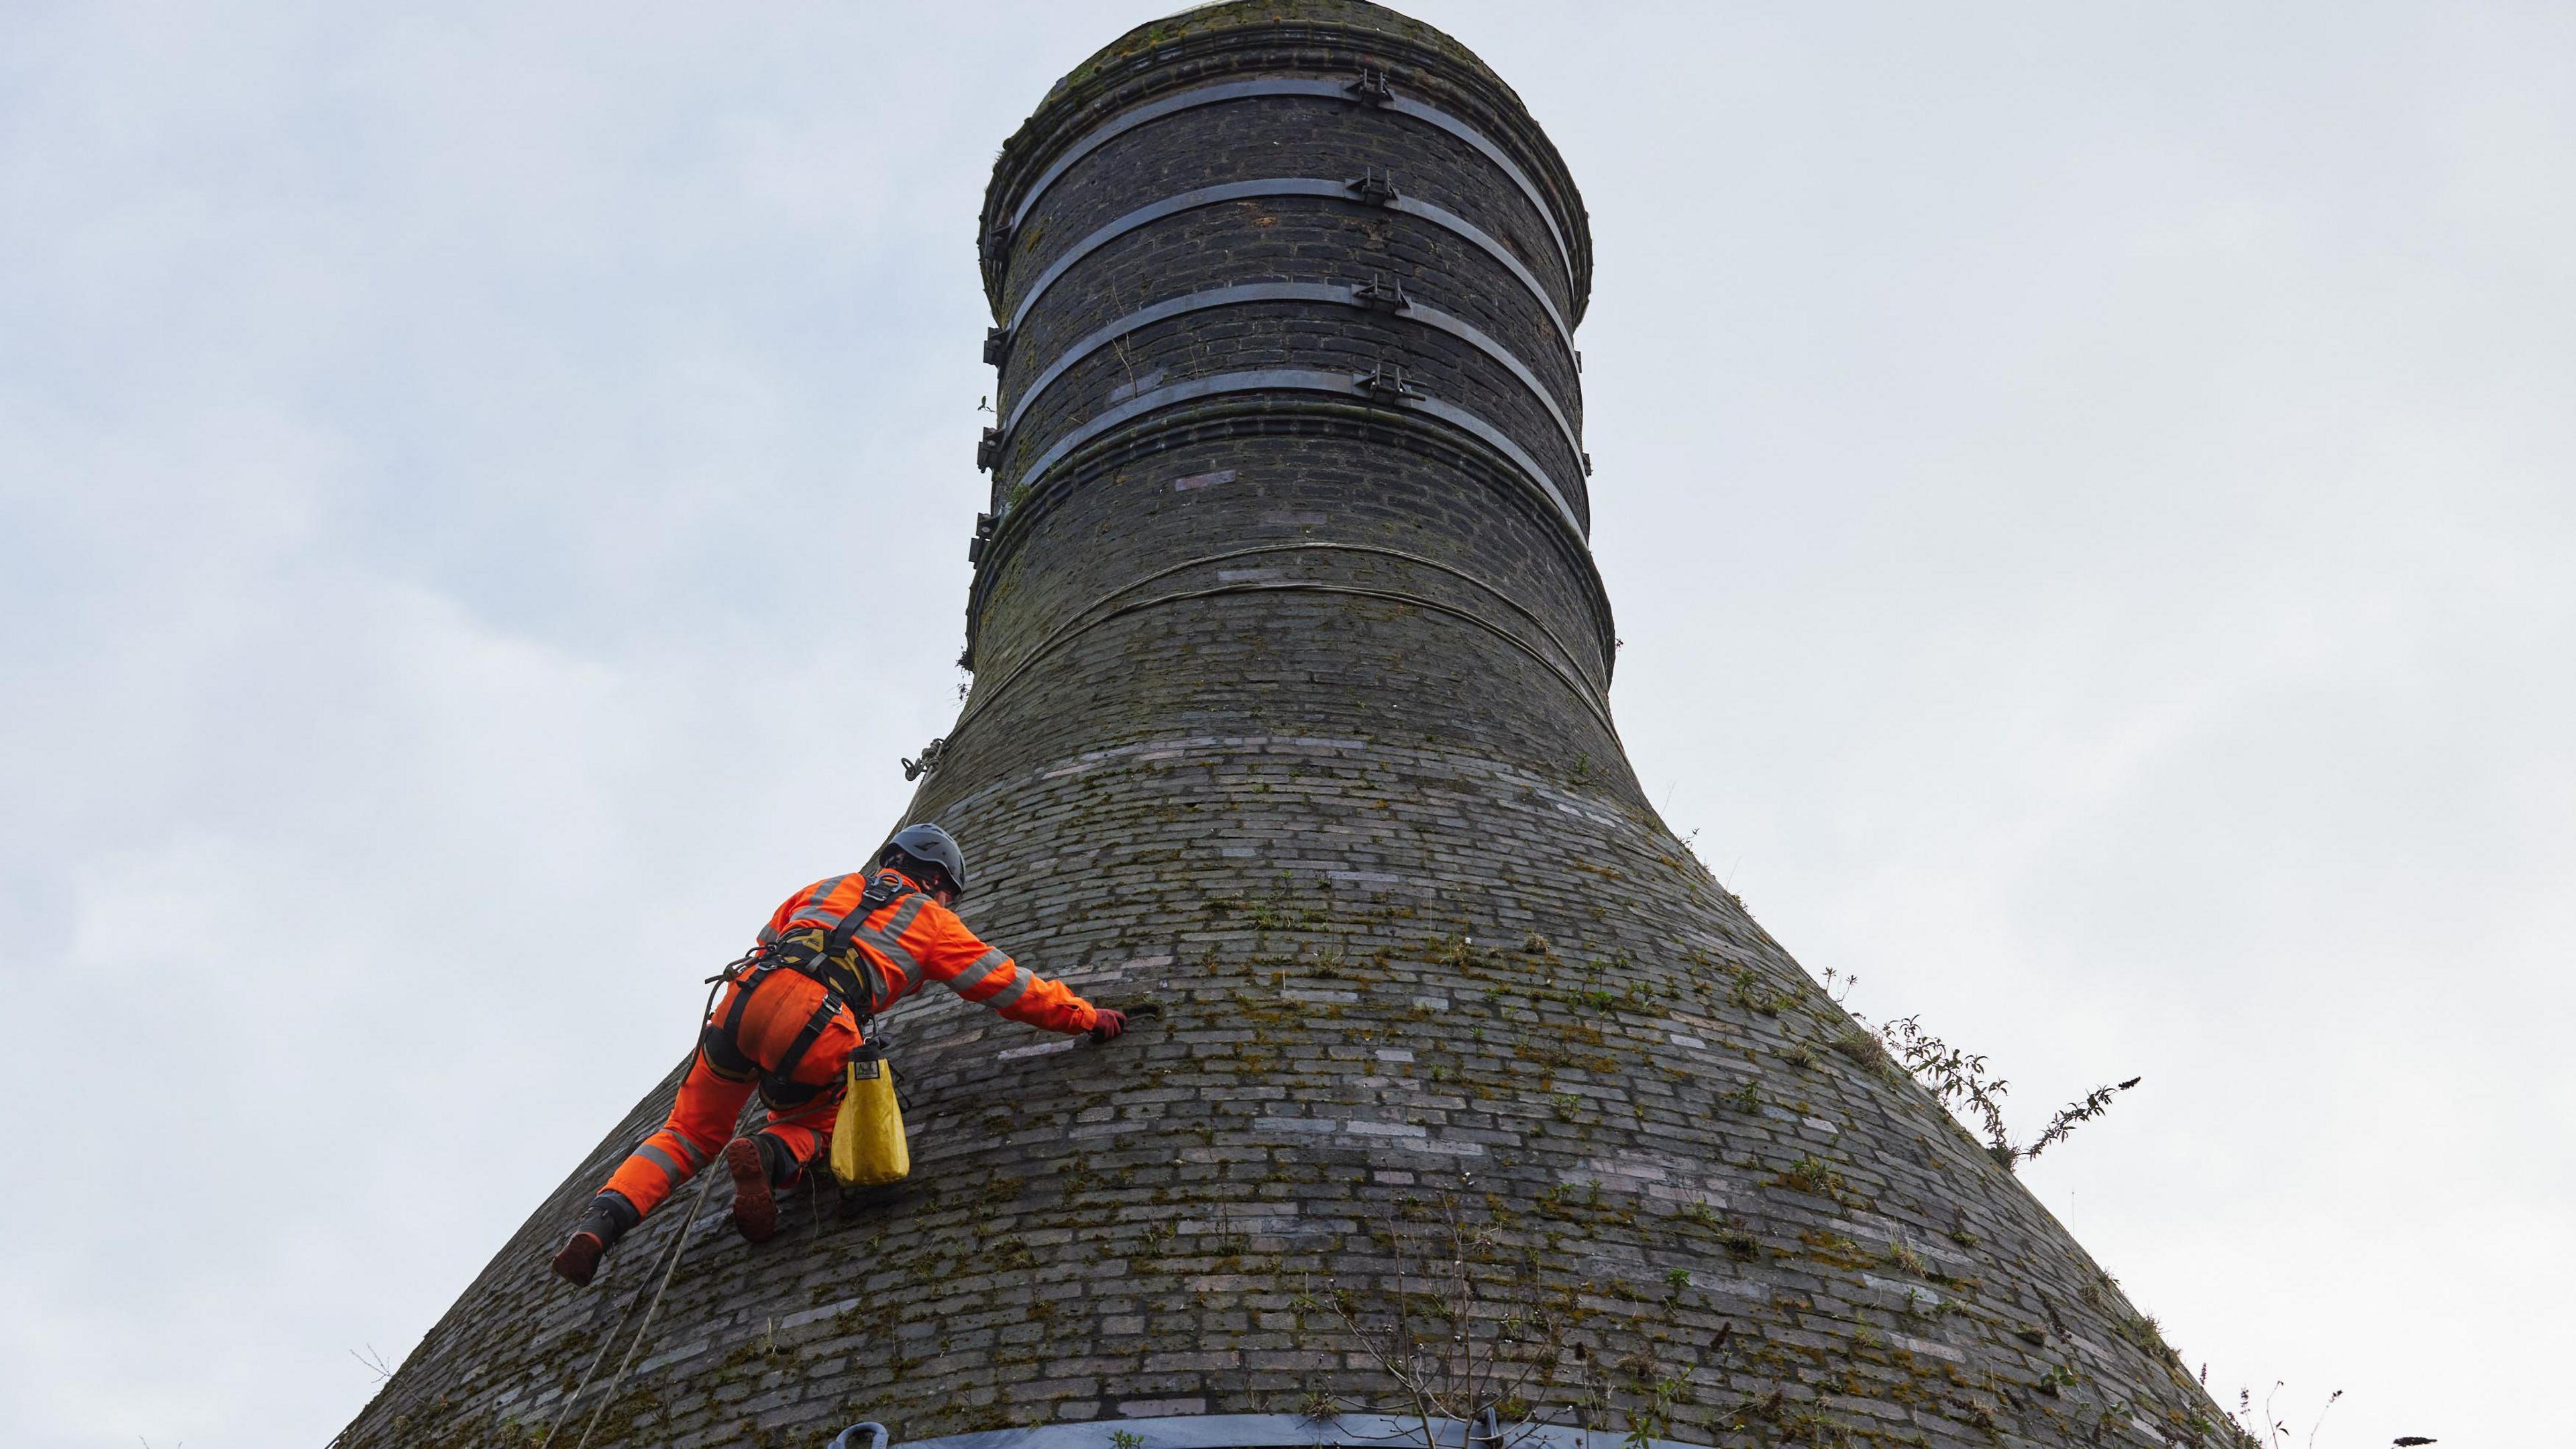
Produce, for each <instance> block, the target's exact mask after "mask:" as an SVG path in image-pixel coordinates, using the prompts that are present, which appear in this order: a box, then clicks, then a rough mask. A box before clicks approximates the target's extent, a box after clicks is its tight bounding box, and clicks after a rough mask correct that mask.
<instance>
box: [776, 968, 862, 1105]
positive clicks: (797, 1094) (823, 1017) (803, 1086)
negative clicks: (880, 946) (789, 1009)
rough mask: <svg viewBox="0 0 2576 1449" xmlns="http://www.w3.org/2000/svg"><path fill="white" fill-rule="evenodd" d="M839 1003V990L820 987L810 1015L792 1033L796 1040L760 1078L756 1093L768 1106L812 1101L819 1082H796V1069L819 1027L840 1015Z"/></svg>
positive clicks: (811, 1048) (811, 1047)
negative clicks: (802, 1025) (821, 991)
mask: <svg viewBox="0 0 2576 1449" xmlns="http://www.w3.org/2000/svg"><path fill="white" fill-rule="evenodd" d="M843 1004H844V1003H843V1002H842V1000H841V993H839V992H838V991H835V990H833V989H832V988H830V987H828V986H826V987H824V988H823V1000H822V1001H821V1002H820V1003H819V1004H817V1005H816V1006H815V1008H814V1014H813V1015H812V1016H809V1017H807V1018H805V1028H804V1030H802V1031H799V1032H798V1033H796V1040H794V1041H792V1042H790V1043H788V1045H787V1050H786V1052H785V1053H784V1054H783V1055H781V1056H780V1057H779V1058H778V1065H777V1066H776V1067H774V1068H772V1069H771V1070H770V1073H769V1075H768V1076H767V1077H765V1078H763V1079H762V1080H761V1083H760V1095H762V1096H763V1097H766V1098H768V1099H769V1102H770V1105H771V1106H785V1107H793V1106H799V1105H802V1104H803V1103H806V1102H810V1101H812V1100H814V1094H815V1093H817V1092H820V1091H821V1090H823V1087H822V1085H820V1084H807V1083H804V1082H799V1081H797V1080H796V1068H797V1066H798V1065H799V1064H800V1063H802V1062H803V1061H804V1060H805V1053H807V1052H809V1051H812V1050H813V1049H814V1043H815V1042H816V1041H817V1040H819V1039H820V1038H821V1037H822V1035H823V1028H825V1027H827V1026H830V1025H831V1024H832V1022H833V1020H834V1019H835V1018H837V1017H838V1016H839V1015H840V1014H841V1009H842V1006H843Z"/></svg>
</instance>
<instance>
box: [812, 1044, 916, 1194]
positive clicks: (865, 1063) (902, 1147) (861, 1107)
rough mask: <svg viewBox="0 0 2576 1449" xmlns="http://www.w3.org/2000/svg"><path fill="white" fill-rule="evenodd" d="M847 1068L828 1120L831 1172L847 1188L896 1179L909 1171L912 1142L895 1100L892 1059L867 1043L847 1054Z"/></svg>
mask: <svg viewBox="0 0 2576 1449" xmlns="http://www.w3.org/2000/svg"><path fill="white" fill-rule="evenodd" d="M848 1070H849V1083H848V1090H847V1091H845V1092H844V1093H843V1094H842V1096H841V1114H840V1116H839V1117H837V1118H835V1119H834V1120H833V1122H832V1175H833V1176H834V1177H837V1178H839V1179H840V1180H841V1181H842V1182H844V1183H846V1184H848V1185H849V1186H851V1187H868V1186H872V1185H874V1184H877V1183H883V1182H900V1181H902V1180H903V1179H904V1178H905V1177H907V1176H909V1175H910V1174H911V1172H912V1146H911V1144H910V1143H907V1142H906V1141H904V1138H903V1108H902V1107H900V1106H898V1105H897V1104H896V1102H895V1099H894V1063H892V1062H889V1061H887V1060H886V1059H885V1054H884V1053H882V1052H880V1051H879V1050H877V1048H876V1046H875V1044H874V1043H870V1044H868V1045H865V1046H862V1047H860V1048H859V1049H858V1050H857V1051H855V1052H852V1053H851V1054H850V1065H849V1068H848Z"/></svg>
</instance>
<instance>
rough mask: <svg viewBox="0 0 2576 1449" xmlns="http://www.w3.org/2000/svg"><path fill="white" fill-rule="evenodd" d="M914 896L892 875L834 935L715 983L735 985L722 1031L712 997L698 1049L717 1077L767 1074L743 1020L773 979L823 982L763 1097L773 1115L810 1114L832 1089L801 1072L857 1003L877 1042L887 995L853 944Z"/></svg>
mask: <svg viewBox="0 0 2576 1449" xmlns="http://www.w3.org/2000/svg"><path fill="white" fill-rule="evenodd" d="M913 894H917V892H915V891H913V890H912V889H911V887H910V886H909V885H907V884H906V883H905V882H904V879H903V877H902V876H900V875H897V874H894V873H893V872H891V871H889V872H887V873H885V874H883V875H880V876H878V877H877V878H876V879H875V880H873V881H870V882H869V883H868V888H867V890H866V891H865V892H864V893H863V894H861V895H860V897H859V899H858V903H857V904H856V905H853V906H851V907H850V909H849V912H848V913H847V914H845V915H843V916H842V917H841V919H840V920H839V921H837V922H835V923H834V924H833V926H832V928H831V931H830V933H829V934H828V935H827V934H825V933H824V932H822V931H817V930H806V931H798V932H795V933H793V934H790V935H787V936H783V937H781V938H779V939H778V940H776V941H774V942H768V943H765V944H763V945H761V946H759V947H757V948H755V949H754V950H753V951H752V952H751V954H749V955H747V956H745V957H743V958H742V959H741V960H738V961H735V962H733V963H732V964H731V965H728V966H727V967H725V969H724V970H723V971H721V972H719V973H717V974H716V975H714V976H711V977H709V978H708V982H709V985H710V987H711V988H714V987H718V986H721V984H722V983H725V982H728V981H729V982H732V983H733V984H734V988H735V990H734V997H733V1005H732V1007H731V1009H729V1010H728V1011H726V1012H725V1018H724V1020H723V1021H722V1022H721V1023H719V1022H717V1021H715V1020H713V1019H712V1018H713V1016H714V1013H715V990H713V989H710V990H709V991H708V993H707V1014H708V1017H709V1020H708V1022H707V1027H706V1031H705V1033H704V1035H703V1036H702V1037H701V1038H700V1042H699V1045H700V1047H701V1049H702V1050H704V1051H705V1053H706V1057H707V1065H708V1066H710V1067H712V1068H714V1069H715V1072H716V1074H717V1075H718V1076H721V1077H724V1078H726V1079H728V1080H730V1081H737V1082H739V1081H743V1080H746V1079H748V1078H750V1077H752V1076H753V1075H755V1074H756V1073H758V1072H759V1071H760V1064H759V1063H758V1062H756V1061H754V1060H752V1058H751V1054H750V1053H748V1052H746V1051H744V1050H743V1049H742V1038H741V1035H740V1033H741V1030H742V1018H743V1012H744V1010H745V1009H746V1008H747V1007H748V1006H749V1005H750V1003H751V997H752V993H753V992H754V991H756V990H758V989H759V987H760V983H761V982H763V981H765V980H767V979H768V978H769V974H770V973H771V972H773V971H793V972H795V973H796V974H798V975H800V976H803V977H806V978H807V979H809V980H812V981H817V982H820V983H821V984H822V986H823V999H822V1001H821V1002H820V1003H818V1004H817V1005H816V1006H815V1008H814V1012H813V1014H812V1015H811V1016H808V1017H807V1018H806V1019H805V1025H804V1027H803V1029H801V1030H800V1031H798V1032H797V1033H796V1038H795V1040H794V1041H792V1042H790V1043H789V1044H788V1047H787V1050H786V1052H785V1053H783V1054H782V1055H781V1056H780V1057H779V1059H778V1065H777V1066H775V1067H773V1068H771V1069H770V1071H769V1072H768V1074H767V1075H766V1076H763V1077H762V1078H761V1081H760V1095H761V1099H762V1100H763V1101H766V1102H767V1103H769V1105H770V1106H772V1107H777V1108H791V1109H792V1108H796V1107H801V1106H804V1105H805V1104H806V1103H808V1102H811V1101H813V1100H814V1098H815V1097H817V1096H819V1095H821V1094H822V1092H823V1091H824V1090H825V1087H826V1086H828V1085H829V1084H826V1083H805V1082H799V1081H797V1080H796V1068H797V1067H799V1066H800V1065H802V1064H803V1063H804V1061H805V1053H807V1052H808V1051H811V1050H813V1047H814V1043H815V1042H816V1041H818V1040H820V1039H821V1037H822V1035H823V1031H824V1028H826V1027H829V1026H830V1025H831V1024H832V1022H833V1021H834V1020H835V1019H837V1018H838V1017H839V1016H840V1015H841V1013H842V1012H843V1011H844V1010H846V1009H848V1007H849V1004H850V1003H851V1002H852V1001H856V1002H858V1003H859V1008H858V1010H857V1012H856V1016H857V1019H858V1027H859V1037H860V1039H861V1040H862V1041H866V1040H869V1039H871V1038H872V1037H873V1036H874V1032H873V1030H872V1028H873V1027H874V1025H875V1021H876V1018H875V1015H874V1007H875V1005H876V1001H877V998H878V995H879V991H880V988H879V982H878V976H877V968H876V963H874V962H872V961H870V960H868V959H867V957H866V956H865V955H864V954H863V953H861V952H860V951H859V949H858V948H857V947H856V946H855V945H854V944H852V943H853V940H854V938H855V937H856V936H857V935H858V933H859V931H860V929H861V928H862V927H864V926H865V925H866V924H867V922H868V918H869V917H871V916H873V915H875V914H876V913H877V912H879V911H881V910H884V909H885V908H886V907H887V906H889V905H891V904H893V903H894V902H896V901H897V900H900V899H902V898H903V897H904V896H907V895H913ZM745 967H748V968H750V969H749V971H748V972H747V973H745V972H744V970H743V968H745Z"/></svg>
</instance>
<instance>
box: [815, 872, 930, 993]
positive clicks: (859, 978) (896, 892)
mask: <svg viewBox="0 0 2576 1449" xmlns="http://www.w3.org/2000/svg"><path fill="white" fill-rule="evenodd" d="M912 894H916V892H914V891H913V890H912V889H911V888H910V887H909V886H907V885H906V884H905V883H904V879H903V877H902V876H900V875H897V874H895V873H894V872H893V871H886V872H884V873H883V874H881V875H879V876H878V877H877V878H876V879H875V880H872V881H870V882H868V888H867V889H866V890H864V891H862V892H860V893H859V903H858V904H857V905H854V906H852V907H850V911H849V914H848V915H845V916H843V917H841V920H840V923H839V924H838V925H835V926H834V927H832V934H831V935H830V936H828V937H826V938H825V939H824V942H823V959H822V961H821V963H820V965H821V967H822V971H823V975H822V976H821V978H820V979H821V981H822V982H823V984H824V985H826V986H831V987H837V988H838V989H839V990H840V991H841V992H842V993H843V994H844V995H847V996H852V997H856V998H857V999H858V1000H860V1001H861V1002H863V1003H865V1005H864V1007H863V1008H862V1014H868V1013H873V1012H874V1011H875V1009H876V1004H877V979H876V975H877V972H876V965H875V963H874V962H871V961H869V960H868V959H867V957H866V956H864V955H862V954H861V953H860V952H859V951H858V949H857V948H856V947H854V946H853V945H851V944H850V943H851V942H852V941H854V940H856V939H857V938H858V934H859V930H860V928H861V927H863V926H865V925H867V923H868V918H869V917H870V916H873V915H875V914H876V913H877V912H879V911H882V910H884V909H885V908H886V907H888V906H890V905H892V904H894V903H895V902H896V901H897V900H899V899H901V898H903V897H904V896H907V895H912ZM845 958H846V959H847V961H848V962H849V964H848V965H843V964H842V962H843V960H844V959H845Z"/></svg>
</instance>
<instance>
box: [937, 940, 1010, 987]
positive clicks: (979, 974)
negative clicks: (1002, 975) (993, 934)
mask: <svg viewBox="0 0 2576 1449" xmlns="http://www.w3.org/2000/svg"><path fill="white" fill-rule="evenodd" d="M1010 963H1011V958H1010V957H1008V956H1005V955H1003V954H1002V952H1001V950H1000V948H998V947H996V948H995V949H993V950H990V951H987V952H985V953H984V954H983V955H981V956H978V957H976V958H975V959H974V960H973V961H972V962H969V963H968V964H967V967H966V969H965V970H963V971H960V972H958V973H957V977H956V979H955V980H953V981H951V982H949V983H948V984H949V985H950V986H952V987H955V988H956V990H957V994H958V995H960V996H963V995H965V994H966V993H967V992H969V991H972V990H974V989H975V988H976V987H978V986H981V985H983V984H984V982H985V981H986V980H987V979H989V978H990V977H991V976H992V974H993V973H994V972H996V971H1001V970H1006V969H1008V968H1009V966H1010Z"/></svg>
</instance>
